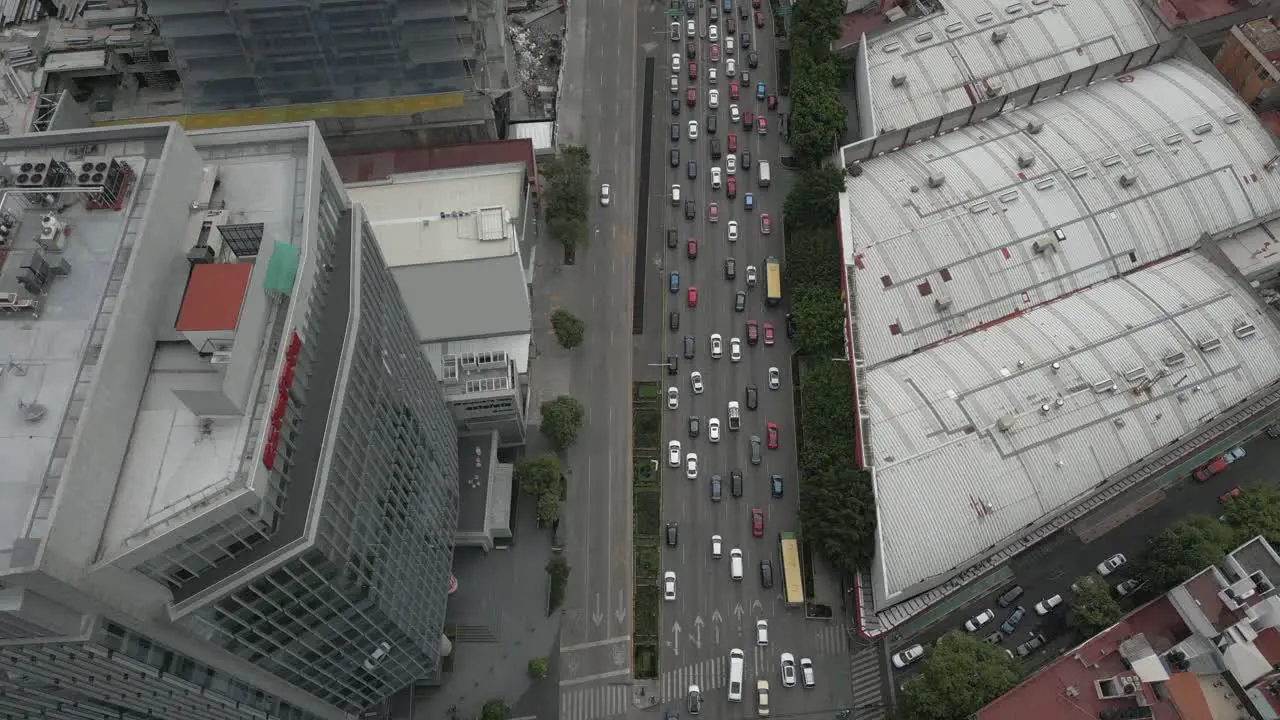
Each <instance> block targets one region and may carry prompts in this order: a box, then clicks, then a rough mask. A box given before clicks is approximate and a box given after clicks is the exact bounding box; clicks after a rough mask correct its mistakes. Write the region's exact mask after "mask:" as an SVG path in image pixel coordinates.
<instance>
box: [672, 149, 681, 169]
mask: <svg viewBox="0 0 1280 720" xmlns="http://www.w3.org/2000/svg"><path fill="white" fill-rule="evenodd" d="M670 156H671V167H680V148H671V153H670Z"/></svg>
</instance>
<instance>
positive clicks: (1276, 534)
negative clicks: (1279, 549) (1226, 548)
mask: <svg viewBox="0 0 1280 720" xmlns="http://www.w3.org/2000/svg"><path fill="white" fill-rule="evenodd" d="M1223 517H1224V518H1225V519H1226V521H1227V526H1228V527H1230V528H1231V530H1232V531H1233V533H1234V535H1235V537H1234V538H1233V540H1232V545H1242V544H1244V543H1245V542H1246V541H1248V540H1250V539H1251V538H1255V537H1257V536H1259V535H1261V536H1263V537H1265V538H1266V539H1267V540H1268V541H1269V542H1270V543H1271V544H1272V545H1273V546H1280V491H1276V490H1275V489H1274V488H1271V487H1269V486H1267V485H1259V486H1258V487H1254V488H1249V489H1248V490H1245V491H1244V492H1242V493H1241V494H1240V496H1239V497H1237V498H1232V500H1231V501H1230V502H1228V503H1227V510H1226V513H1225V514H1224V516H1223Z"/></svg>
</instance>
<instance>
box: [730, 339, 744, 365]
mask: <svg viewBox="0 0 1280 720" xmlns="http://www.w3.org/2000/svg"><path fill="white" fill-rule="evenodd" d="M729 359H730V360H732V361H733V362H738V361H739V360H741V359H742V341H741V340H739V339H738V338H729Z"/></svg>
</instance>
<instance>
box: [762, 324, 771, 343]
mask: <svg viewBox="0 0 1280 720" xmlns="http://www.w3.org/2000/svg"><path fill="white" fill-rule="evenodd" d="M764 344H765V345H772V344H773V323H771V322H767V323H765V324H764Z"/></svg>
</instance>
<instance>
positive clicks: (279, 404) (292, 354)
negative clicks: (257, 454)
mask: <svg viewBox="0 0 1280 720" xmlns="http://www.w3.org/2000/svg"><path fill="white" fill-rule="evenodd" d="M300 352H302V338H301V337H299V336H298V331H297V330H294V331H292V332H291V333H290V334H289V346H288V347H286V348H285V351H284V367H283V368H281V370H280V379H279V380H277V381H276V403H275V405H273V406H272V407H271V417H270V426H269V429H268V431H267V441H266V442H265V443H263V445H262V465H263V466H264V467H266V468H267V469H268V470H270V469H271V468H273V467H275V465H276V453H277V452H279V451H280V428H281V427H282V426H283V425H284V413H285V411H286V410H288V409H289V390H290V389H291V388H293V370H294V368H296V367H297V365H298V353H300Z"/></svg>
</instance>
